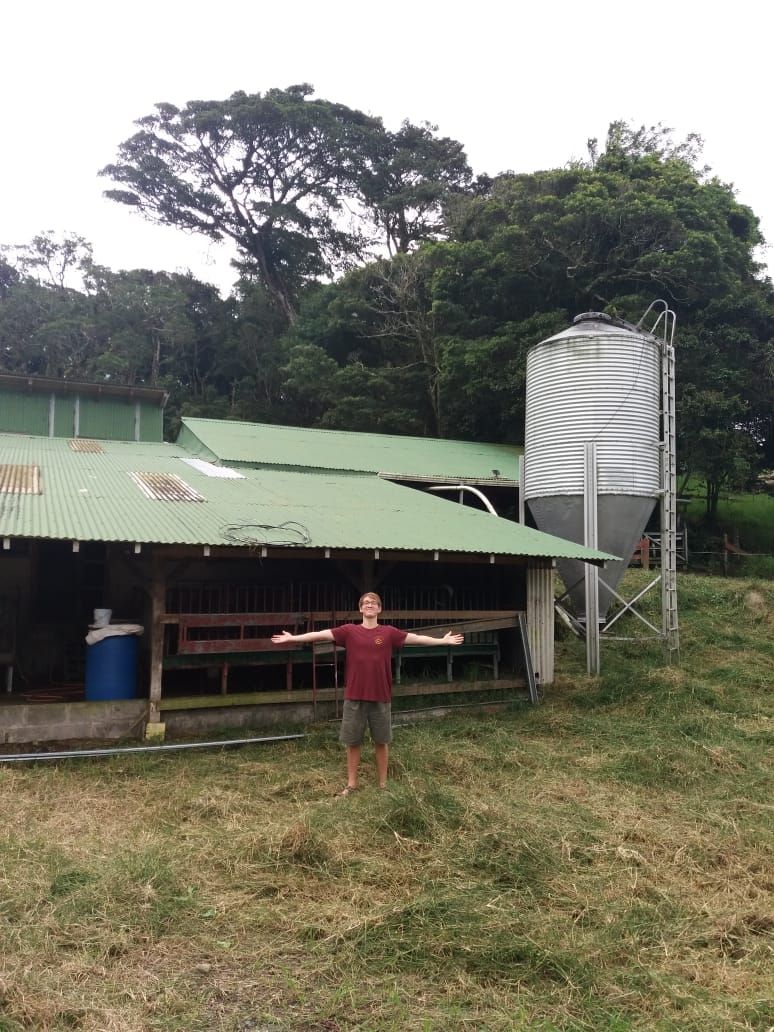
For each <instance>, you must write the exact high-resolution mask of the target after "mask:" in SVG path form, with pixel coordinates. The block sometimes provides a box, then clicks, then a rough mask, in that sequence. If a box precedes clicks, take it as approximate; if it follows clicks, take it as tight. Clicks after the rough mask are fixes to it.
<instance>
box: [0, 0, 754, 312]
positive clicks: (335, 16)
mask: <svg viewBox="0 0 774 1032" xmlns="http://www.w3.org/2000/svg"><path fill="white" fill-rule="evenodd" d="M767 7H768V5H767V4H765V3H762V2H760V0H737V2H735V3H734V4H731V5H722V6H721V7H717V6H715V5H709V4H706V3H703V2H693V0H671V2H669V3H667V2H663V0H651V2H649V3H643V4H636V5H635V4H630V3H626V2H625V0H617V2H615V0H586V2H577V0H576V2H568V0H554V2H553V3H546V4H542V3H536V2H531V3H529V4H527V3H519V2H518V0H510V2H509V0H501V2H493V0H477V2H468V3H465V4H459V3H455V2H454V0H443V2H440V0H388V2H387V3H378V4H377V3H368V0H360V2H356V0H329V2H325V0H317V2H313V0H295V2H290V3H287V4H281V3H278V2H274V3H271V4H269V3H266V2H265V0H220V2H209V3H202V2H201V0H186V2H183V0H155V2H152V3H151V2H148V0H133V2H130V3H121V4H116V3H110V2H106V0H101V2H99V3H95V2H89V0H69V2H68V0H64V2H63V0H57V2H52V0H43V2H36V0H27V3H26V4H22V3H14V4H11V5H7V6H6V8H5V10H4V13H3V16H2V20H1V22H0V24H1V26H2V28H1V29H0V32H2V47H1V48H0V49H1V51H2V52H1V53H0V88H2V97H3V119H2V150H3V160H2V165H0V168H1V169H2V171H1V172H0V176H1V177H2V179H1V180H0V186H1V189H0V243H2V244H17V243H24V242H27V241H29V240H30V239H31V238H32V237H33V236H34V235H35V234H36V233H38V232H40V231H42V230H47V229H53V230H55V231H56V232H58V233H59V232H63V231H68V232H75V233H79V234H80V235H81V236H83V237H85V238H86V239H87V240H89V241H90V242H91V243H92V244H93V245H94V256H95V259H96V260H97V261H98V262H100V263H102V264H104V265H108V266H110V267H111V268H113V269H120V268H137V267H143V268H155V269H167V270H170V271H174V270H185V269H188V268H190V269H191V271H192V272H193V273H194V274H195V275H197V276H199V277H201V278H202V279H205V280H209V281H211V282H214V283H216V284H217V285H218V286H219V287H220V288H221V289H222V290H224V291H225V292H227V291H228V289H229V287H230V285H231V283H232V282H233V279H234V277H233V274H232V272H231V270H230V268H229V265H228V258H229V255H228V253H227V252H226V251H225V249H224V248H221V247H220V246H218V245H216V244H212V243H210V242H208V241H206V240H204V239H202V238H198V237H192V236H188V235H186V234H183V233H181V232H178V231H175V230H172V229H167V228H159V227H154V226H152V225H151V224H149V223H147V222H145V221H144V220H143V219H142V218H141V216H139V215H138V214H136V213H135V212H132V211H130V210H129V209H125V208H124V207H123V206H121V205H117V204H115V203H114V202H111V201H108V200H106V199H104V198H103V197H102V191H103V190H105V189H108V188H109V187H110V185H111V184H110V183H109V182H108V181H107V180H103V179H100V178H99V177H98V175H97V172H98V170H99V169H100V168H102V167H103V166H104V165H106V164H108V163H109V162H111V161H113V160H114V159H115V157H116V150H117V147H118V144H119V143H120V142H121V141H123V140H124V139H126V138H127V137H128V136H130V135H131V134H132V133H133V132H134V131H135V127H134V125H133V122H134V120H135V119H136V118H139V117H141V116H142V115H145V114H148V113H149V112H151V111H152V109H153V105H154V104H155V103H157V102H160V101H169V102H171V103H174V104H177V105H178V106H182V105H184V104H185V103H186V102H187V101H189V100H193V99H213V98H215V99H223V98H225V97H227V96H229V95H230V94H231V93H233V92H234V91H236V90H244V91H245V92H248V93H254V92H263V91H265V90H267V89H270V88H272V87H286V86H289V85H291V84H293V83H298V82H310V83H312V85H313V86H314V87H315V89H316V93H317V95H318V96H321V97H326V98H328V99H330V100H334V101H339V102H342V103H345V104H348V105H349V106H351V107H356V108H360V109H362V110H364V111H367V112H369V113H370V114H373V115H379V116H381V117H382V118H383V120H384V122H385V124H386V125H387V126H388V127H389V128H397V127H398V126H399V124H400V122H401V121H402V119H404V118H409V119H411V120H412V121H415V122H418V121H423V120H427V121H430V122H433V123H435V124H437V125H438V127H439V130H440V132H441V133H442V134H443V135H446V136H451V137H453V138H455V139H457V140H460V141H461V142H462V143H463V145H464V146H465V149H466V152H467V155H468V159H469V161H470V164H471V166H472V167H473V170H474V171H475V172H476V173H482V172H486V173H489V174H495V173H497V172H500V171H503V170H505V169H513V170H514V171H517V172H530V171H534V170H536V169H541V168H551V167H557V166H561V165H563V164H565V163H566V162H567V161H568V160H569V159H571V158H574V157H575V158H578V157H584V156H585V155H586V140H587V139H588V138H589V137H591V136H597V137H599V138H600V140H603V139H604V136H605V133H606V130H607V126H608V124H609V122H611V121H613V120H615V119H619V118H620V119H625V120H627V121H630V122H633V123H634V124H635V125H637V126H639V125H641V124H647V125H654V124H656V123H658V122H662V123H663V124H665V125H667V126H671V127H674V128H675V130H676V135H677V136H678V137H683V136H684V135H686V134H687V133H689V132H697V133H699V134H700V135H701V136H703V137H704V140H705V150H704V158H705V161H706V163H707V164H709V165H711V166H712V168H713V170H714V172H715V173H716V174H717V175H718V176H720V178H721V179H723V180H724V181H726V182H731V183H733V184H734V185H735V187H736V190H737V195H738V198H739V200H740V201H742V202H743V203H745V204H748V205H750V207H752V209H753V211H754V212H755V213H756V214H757V215H758V216H759V218H760V219H761V224H762V229H763V233H764V236H765V237H766V238H767V239H768V240H770V241H771V242H772V244H774V188H772V166H773V165H774V160H773V159H774V143H772V139H773V136H772V132H771V128H770V112H771V107H772V89H771V85H772V49H771V41H772V38H774V33H773V32H772V28H773V27H774V16H772V14H771V13H767ZM761 258H762V259H763V260H764V261H766V262H767V263H768V265H769V268H770V269H774V250H771V249H770V250H767V251H766V252H765V253H764V254H762V255H761Z"/></svg>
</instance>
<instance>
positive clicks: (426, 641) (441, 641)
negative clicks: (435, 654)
mask: <svg viewBox="0 0 774 1032" xmlns="http://www.w3.org/2000/svg"><path fill="white" fill-rule="evenodd" d="M464 640H465V638H464V635H462V634H454V633H453V632H452V631H447V632H446V634H444V636H443V638H431V637H430V635H429V634H411V633H409V634H407V635H406V641H405V644H406V645H461V644H462V643H463V641H464Z"/></svg>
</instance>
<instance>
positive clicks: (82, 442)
mask: <svg viewBox="0 0 774 1032" xmlns="http://www.w3.org/2000/svg"><path fill="white" fill-rule="evenodd" d="M67 443H68V444H69V445H70V449H71V450H72V451H74V452H97V453H104V451H105V449H104V448H103V447H102V445H101V444H100V443H99V441H91V440H89V438H88V437H73V438H71V439H70V440H69V441H68V442H67Z"/></svg>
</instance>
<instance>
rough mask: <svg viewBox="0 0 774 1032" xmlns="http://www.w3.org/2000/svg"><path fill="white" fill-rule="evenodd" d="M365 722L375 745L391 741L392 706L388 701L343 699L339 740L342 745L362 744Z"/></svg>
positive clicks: (386, 743) (387, 743)
mask: <svg viewBox="0 0 774 1032" xmlns="http://www.w3.org/2000/svg"><path fill="white" fill-rule="evenodd" d="M366 724H368V727H369V729H370V731H371V738H372V739H373V741H374V742H375V743H376V744H377V745H389V743H390V742H391V741H392V706H391V704H390V703H389V702H366V701H365V700H360V699H345V700H344V709H343V711H342V714H341V730H340V731H339V741H340V742H341V744H342V745H362V744H363V737H364V735H365V729H366Z"/></svg>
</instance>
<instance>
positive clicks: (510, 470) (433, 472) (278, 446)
mask: <svg viewBox="0 0 774 1032" xmlns="http://www.w3.org/2000/svg"><path fill="white" fill-rule="evenodd" d="M178 443H179V444H184V445H185V447H186V448H190V449H191V450H192V451H196V452H197V453H198V454H202V455H208V456H210V457H211V458H213V459H220V460H221V461H222V462H231V463H234V462H238V463H247V464H249V465H254V466H288V467H292V466H298V467H300V468H304V469H341V470H347V471H352V472H361V473H381V474H383V475H386V476H389V477H394V478H395V479H401V478H411V477H417V478H427V479H441V478H446V479H450V480H466V481H468V482H470V481H471V480H474V481H477V482H482V481H485V482H487V483H493V484H494V483H497V482H498V481H500V482H504V483H511V484H517V483H518V481H519V456H520V455H521V454H522V453H523V451H524V449H523V448H519V447H516V446H515V445H511V444H480V443H476V442H473V441H447V440H440V439H438V438H432V437H399V436H394V435H390V434H364V433H353V432H351V431H347V430H309V429H304V428H302V427H297V426H272V425H270V424H266V423H239V422H235V421H233V420H221V419H193V418H188V419H184V420H183V430H182V431H181V434H180V437H178Z"/></svg>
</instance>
